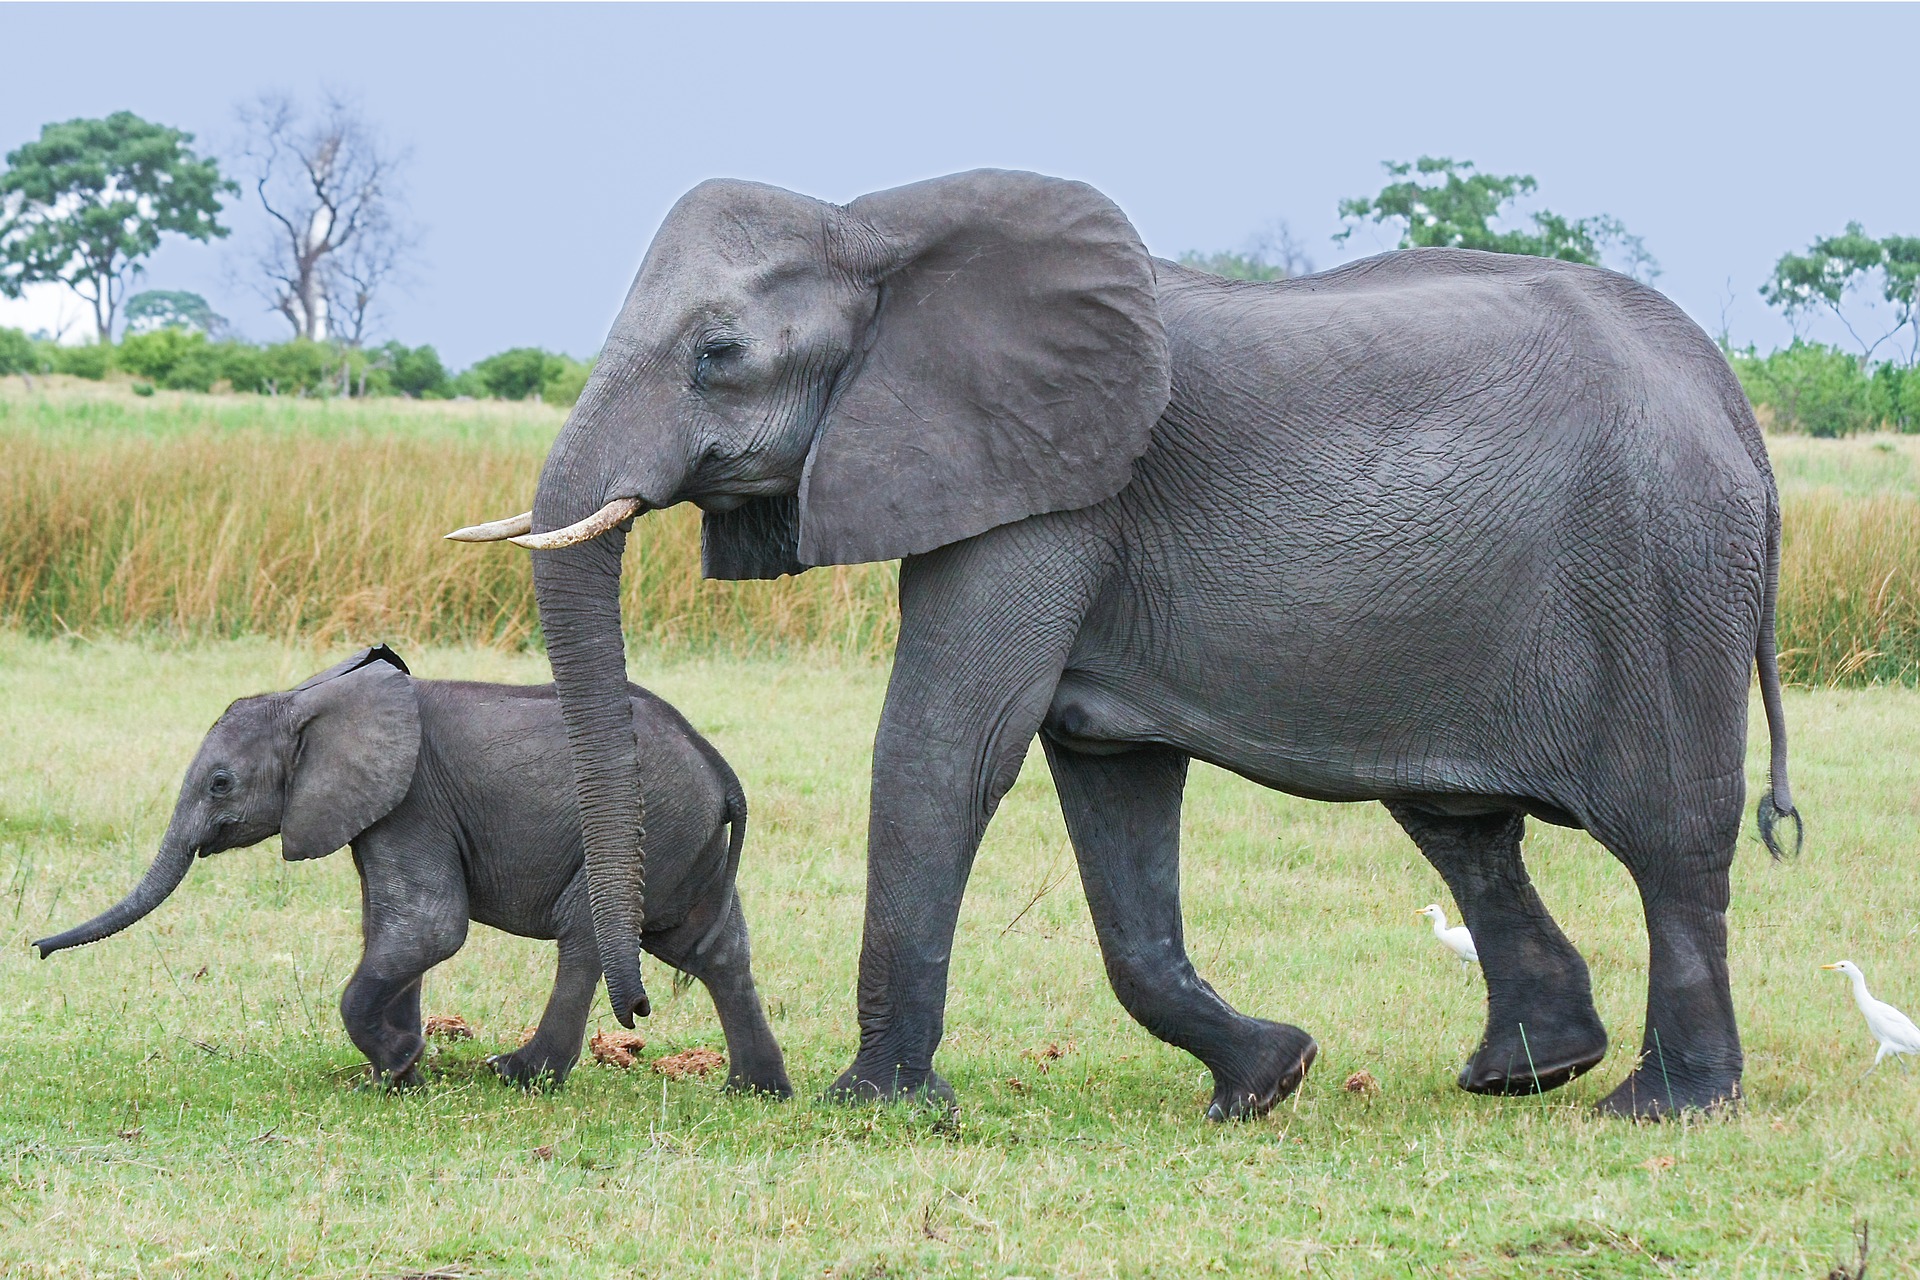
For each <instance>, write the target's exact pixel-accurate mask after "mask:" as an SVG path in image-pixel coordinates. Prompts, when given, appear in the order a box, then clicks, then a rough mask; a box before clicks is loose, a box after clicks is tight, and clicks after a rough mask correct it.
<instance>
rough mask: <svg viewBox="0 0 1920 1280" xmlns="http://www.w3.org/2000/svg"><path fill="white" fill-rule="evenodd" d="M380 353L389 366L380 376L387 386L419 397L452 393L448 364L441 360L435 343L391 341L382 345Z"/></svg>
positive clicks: (415, 397) (433, 398)
mask: <svg viewBox="0 0 1920 1280" xmlns="http://www.w3.org/2000/svg"><path fill="white" fill-rule="evenodd" d="M379 354H380V355H381V356H382V357H384V360H385V364H386V366H387V367H386V368H385V369H384V370H382V371H381V373H380V378H379V381H380V382H381V384H383V386H384V387H385V388H386V389H388V390H390V391H392V392H394V393H397V394H399V395H404V396H412V397H413V398H414V399H416V400H440V399H445V398H446V397H447V396H448V395H449V394H451V392H450V391H449V388H448V379H447V368H446V366H445V365H443V364H441V363H440V353H439V352H438V351H435V350H434V349H433V348H432V347H430V346H423V347H412V348H409V347H407V346H406V345H405V344H403V343H399V342H389V343H388V344H387V345H386V346H384V347H382V348H380V352H379Z"/></svg>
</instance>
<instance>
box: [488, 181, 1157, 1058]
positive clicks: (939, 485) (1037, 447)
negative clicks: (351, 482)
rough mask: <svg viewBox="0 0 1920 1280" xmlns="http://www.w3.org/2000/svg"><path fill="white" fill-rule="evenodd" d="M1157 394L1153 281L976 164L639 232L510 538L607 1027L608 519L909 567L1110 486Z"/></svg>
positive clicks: (740, 200)
mask: <svg viewBox="0 0 1920 1280" xmlns="http://www.w3.org/2000/svg"><path fill="white" fill-rule="evenodd" d="M1168 396H1169V361H1168V354H1167V342H1166V336H1165V333H1164V331H1163V330H1162V327H1161V323H1160V313H1159V308H1158V303H1157V300H1156V295H1155V289H1154V273H1153V265H1152V261H1151V259H1150V258H1149V257H1148V256H1147V253H1146V250H1145V248H1144V247H1143V246H1142V245H1141V243H1140V238H1139V236H1138V235H1137V234H1136V233H1135V232H1134V229H1133V227H1132V226H1131V225H1130V224H1129V223H1128V221H1127V219H1126V217H1125V215H1124V214H1122V213H1121V212H1120V210H1119V209H1118V208H1116V207H1115V206H1114V205H1113V203H1112V202H1111V201H1109V200H1108V199H1107V198H1106V197H1104V196H1102V195H1101V194H1100V193H1099V192H1097V191H1095V190H1093V189H1092V188H1091V187H1087V186H1084V185H1082V184H1080V183H1076V182H1065V181H1061V180H1059V179H1054V178H1043V177H1040V176H1038V175H1035V174H1027V173H1008V172H1000V171H991V170H982V171H978V172H973V173H964V174H958V175H955V176H952V177H947V178H938V179H934V180H933V181H930V182H922V183H917V184H915V185H913V186H908V187H901V188H897V189H895V190H892V191H883V192H880V193H878V194H875V195H870V196H864V197H862V198H861V199H859V200H856V201H854V202H853V203H852V204H851V205H847V206H845V207H841V206H838V205H831V204H826V203H824V202H822V201H819V200H814V199H811V198H809V197H806V196H801V195H795V194H794V193H792V192H790V191H782V190H779V189H778V188H774V187H766V186H759V185H756V184H752V183H745V182H708V183H704V184H702V185H701V186H699V187H696V188H695V189H694V190H693V191H692V192H690V193H689V194H688V195H687V196H686V197H685V198H683V199H682V200H681V201H680V202H679V204H677V205H676V206H675V207H674V208H673V210H672V212H671V213H669V214H668V215H667V218H666V221H665V222H664V223H663V224H662V225H661V228H660V230H659V233H658V234H657V235H656V236H655V237H654V241H653V244H652V246H651V247H650V248H649V249H648V251H647V256H646V259H645V261H644V262H642V264H641V267H640V272H639V275H638V276H637V277H636V278H635V280H634V283H633V288H632V290H631V291H630V292H629V293H628V295H627V300H626V303H625V305H624V306H623V308H622V309H621V312H620V316H619V318H618V319H617V320H616V321H615V322H614V326H613V329H612V331H611V333H609V334H608V337H607V343H606V347H605V351H604V353H603V355H602V357H601V359H600V363H599V364H598V365H597V366H596V368H595V370H594V373H593V376H592V377H591V378H590V379H589V381H588V383H587V387H586V390H585V392H584V393H583V394H582V395H581V397H580V402H579V404H578V405H577V406H576V407H575V409H574V411H573V414H572V416H571V417H570V418H569V419H568V421H567V424H566V427H565V428H564V429H563V430H562V431H561V433H560V437H559V439H558V440H557V441H555V443H554V446H553V450H552V452H551V453H550V454H549V455H548V457H547V462H546V467H545V468H544V470H543V471H542V472H541V476H540V486H539V490H538V493H537V494H536V496H535V499H534V505H533V510H532V511H531V512H530V513H528V515H526V516H521V517H515V518H513V519H510V520H502V521H497V522H495V523H493V524H491V525H481V526H475V527H474V528H473V529H469V530H462V531H460V533H458V534H455V535H452V536H454V537H457V538H462V539H464V540H469V541H480V540H491V539H497V538H502V537H510V536H513V535H515V534H519V535H522V536H519V537H515V538H514V540H515V541H516V542H519V543H520V544H521V545H523V546H527V547H529V548H532V549H534V550H535V551H536V555H535V559H534V586H535V590H536V593H537V595H538V598H539V605H540V621H541V625H542V628H543V630H544V631H545V633H546V641H547V649H548V654H549V656H550V658H551V659H552V662H553V673H554V680H555V683H556V684H557V685H558V688H559V693H560V700H561V705H562V708H563V710H564V712H565V718H566V724H567V736H568V743H569V747H570V750H571V752H572V757H573V762H574V770H575V779H576V784H577V786H578V790H579V799H580V813H581V819H582V822H583V824H584V826H585V832H586V849H587V868H588V883H589V888H590V890H591V897H592V903H593V914H594V927H595V938H596V941H597V942H598V944H599V948H600V958H601V962H602V965H603V967H604V969H605V971H606V974H607V986H608V994H609V996H610V998H611V999H612V1001H613V1006H614V1013H615V1014H616V1016H618V1017H619V1018H620V1020H621V1021H622V1022H624V1023H628V1024H629V1025H630V1024H631V1016H632V1014H633V1013H634V1012H636V1011H637V1012H640V1013H641V1014H643V1015H644V1014H645V1012H646V993H645V991H644V989H643V988H642V987H641V985H640V970H639V964H638V942H639V926H640V923H641V919H642V914H643V912H642V899H641V877H642V875H643V872H644V865H643V860H642V858H641V855H640V852H639V840H640V826H641V817H642V808H641V797H640V796H639V793H638V788H637V786H636V785H635V779H634V774H633V760H634V750H633V741H632V732H633V730H632V724H631V716H630V713H629V711H628V707H627V694H626V687H625V665H624V658H623V648H622V642H621V633H620V610H619V574H620V556H621V552H622V550H623V549H624V546H625V532H624V530H625V528H626V522H627V521H629V520H630V519H631V518H632V517H633V516H635V515H636V514H639V513H641V512H644V511H647V510H649V509H653V508H658V507H666V506H671V505H673V504H675V503H679V502H689V501H690V502H694V503H697V504H699V506H700V507H701V509H702V510H703V511H704V512H705V513H706V516H705V521H704V526H703V533H702V546H703V560H704V568H705V572H706V574H707V575H708V576H709V577H716V578H767V577H775V576H778V575H780V574H785V573H798V572H800V571H802V570H803V569H805V568H807V567H809V566H812V565H821V564H851V563H856V562H860V561H869V560H887V559H893V558H895V557H899V556H906V555H912V554H915V553H918V552H923V551H930V550H932V549H933V548H935V547H940V546H944V545H946V544H948V543H951V542H956V541H959V540H960V539H963V538H968V537H972V536H974V535H975V534H979V533H982V532H984V531H986V530H988V529H991V528H993V527H995V526H997V525H1001V524H1006V523H1009V522H1011V521H1015V520H1020V519H1024V518H1025V517H1028V516H1032V515H1036V514H1039V513H1042V512H1047V511H1059V510H1067V509H1070V508H1074V507H1081V506H1087V505H1091V504H1093V503H1096V502H1100V501H1102V500H1104V499H1106V498H1109V497H1111V496H1113V495H1114V494H1115V493H1117V492H1119V491H1120V490H1121V489H1122V488H1124V487H1125V485H1126V484H1127V481H1128V479H1129V478H1130V476H1131V472H1132V464H1133V461H1134V459H1135V458H1137V457H1139V456H1140V454H1141V453H1143V452H1145V450H1146V447H1147V444H1148V440H1149V437H1150V434H1151V432H1152V429H1153V424H1154V421H1155V420H1156V419H1157V418H1158V417H1159V416H1160V413H1161V411H1162V410H1163V409H1164V408H1165V407H1166V403H1167V400H1168Z"/></svg>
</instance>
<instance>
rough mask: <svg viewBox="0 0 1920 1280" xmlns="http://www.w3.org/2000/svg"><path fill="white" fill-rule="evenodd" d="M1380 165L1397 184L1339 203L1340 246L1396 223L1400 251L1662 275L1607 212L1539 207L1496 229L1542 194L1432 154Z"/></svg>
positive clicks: (1509, 177)
mask: <svg viewBox="0 0 1920 1280" xmlns="http://www.w3.org/2000/svg"><path fill="white" fill-rule="evenodd" d="M1384 165H1385V168H1386V170H1387V173H1388V175H1389V176H1391V177H1394V178H1398V179H1400V181H1398V182H1390V183H1388V184H1387V185H1386V186H1385V187H1383V188H1382V189H1381V190H1380V193H1379V194H1378V195H1374V196H1359V197H1355V198H1354V199H1351V200H1342V201H1341V202H1340V216H1341V218H1343V219H1345V220H1346V222H1347V223H1348V224H1349V225H1348V226H1347V228H1346V229H1345V230H1343V231H1341V232H1340V233H1338V234H1337V235H1335V236H1334V240H1336V241H1338V242H1340V243H1342V244H1344V243H1345V242H1346V241H1347V240H1348V238H1349V237H1351V236H1352V235H1353V233H1354V232H1355V231H1357V230H1359V228H1360V227H1361V226H1362V225H1363V224H1365V223H1367V222H1372V223H1374V224H1376V225H1378V224H1385V223H1398V224H1400V228H1401V234H1400V245H1399V247H1400V248H1402V249H1417V248H1453V249H1484V250H1486V251H1488V252H1490V253H1525V254H1532V255H1534V256H1535V257H1540V258H1558V259H1560V260H1562V261H1564V262H1584V263H1589V264H1591V265H1595V266H1598V265H1601V263H1602V259H1603V258H1604V257H1605V256H1606V255H1607V254H1608V253H1609V252H1613V253H1615V254H1616V255H1617V257H1618V258H1619V259H1620V260H1621V266H1622V269H1623V270H1624V271H1625V272H1626V273H1627V274H1628V275H1630V276H1632V277H1633V278H1634V279H1636V280H1651V279H1652V278H1653V277H1655V276H1657V275H1659V274H1660V264H1659V263H1658V262H1656V261H1655V260H1654V257H1653V255H1652V254H1650V253H1648V252H1647V247H1646V245H1645V243H1643V242H1642V241H1641V239H1640V237H1639V236H1636V235H1631V234H1629V233H1628V231H1627V229H1626V227H1625V226H1624V225H1623V224H1622V223H1621V222H1620V220H1619V219H1618V218H1613V217H1609V216H1608V215H1606V214H1596V215H1595V216H1593V217H1591V218H1566V217H1562V216H1561V215H1560V214H1557V213H1551V212H1548V211H1546V210H1544V209H1543V210H1541V211H1540V212H1538V213H1534V214H1531V215H1529V217H1528V225H1527V226H1524V227H1521V228H1518V229H1515V230H1508V231H1500V230H1496V229H1495V228H1494V226H1493V223H1494V222H1495V221H1496V220H1498V219H1503V218H1506V219H1510V218H1512V217H1513V216H1515V215H1514V213H1513V211H1512V210H1511V209H1510V208H1509V206H1510V205H1512V204H1513V203H1514V202H1515V201H1517V200H1519V199H1520V198H1521V197H1523V196H1531V195H1532V194H1533V193H1534V192H1535V191H1536V190H1537V189H1538V188H1539V185H1540V184H1539V183H1538V182H1536V181H1535V180H1534V179H1533V177H1532V176H1531V175H1528V174H1493V173H1479V172H1477V171H1475V169H1474V167H1473V162H1472V161H1470V160H1450V159H1446V158H1444V157H1439V158H1436V157H1434V156H1421V157H1420V158H1419V159H1418V160H1414V161H1411V162H1404V163H1395V162H1394V161H1391V160H1389V161H1385V162H1384Z"/></svg>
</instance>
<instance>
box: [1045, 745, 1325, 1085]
mask: <svg viewBox="0 0 1920 1280" xmlns="http://www.w3.org/2000/svg"><path fill="white" fill-rule="evenodd" d="M1046 748H1047V763H1048V764H1049V765H1051V766H1052V769H1053V779H1054V784H1055V786H1056V787H1057V789H1058V790H1059V793H1060V807H1061V810H1062V811H1063V812H1064V813H1065V815H1066V819H1067V831H1068V833H1069V834H1070V835H1071V836H1072V837H1073V848H1074V853H1075V856H1076V857H1078V859H1079V862H1080V879H1081V882H1082V883H1083V884H1084V885H1085V886H1086V891H1087V905H1088V907H1089V908H1090V910H1091V911H1092V913H1093V926H1094V930H1095V931H1096V932H1097V933H1098V934H1099V936H1100V953H1101V956H1102V957H1103V958H1104V959H1105V961H1106V965H1107V978H1108V980H1109V981H1111V982H1112V983H1113V991H1114V994H1115V995H1117V996H1119V997H1120V1003H1121V1004H1122V1005H1124V1006H1125V1007H1126V1010H1127V1012H1128V1013H1130V1014H1132V1015H1133V1017H1134V1019H1135V1020H1136V1021H1138V1022H1139V1023H1140V1025H1141V1026H1143V1027H1145V1028H1146V1029H1147V1030H1148V1031H1151V1032H1152V1033H1153V1034H1154V1035H1156V1036H1158V1037H1159V1038H1160V1039H1162V1040H1164V1041H1166V1042H1167V1043H1168V1044H1172V1045H1177V1046H1179V1047H1180V1048H1182V1049H1185V1050H1186V1051H1187V1052H1188V1053H1191V1054H1192V1055H1193V1056H1194V1057H1196V1058H1198V1059H1200V1061H1201V1062H1203V1063H1205V1064H1206V1065H1207V1069H1208V1070H1210V1071H1212V1072H1213V1082H1214V1088H1213V1100H1212V1102H1211V1103H1210V1104H1209V1105H1208V1107H1207V1118H1208V1119H1210V1120H1238V1119H1243V1118H1246V1117H1250V1116H1257V1115H1260V1114H1262V1113H1263V1112H1265V1111H1267V1110H1268V1109H1269V1108H1270V1107H1272V1106H1273V1104H1274V1103H1276V1102H1278V1101H1280V1100H1281V1099H1282V1098H1284V1097H1286V1096H1287V1095H1288V1094H1290V1093H1292V1092H1293V1091H1294V1090H1295V1089H1296V1088H1298V1087H1299V1085H1300V1082H1301V1081H1302V1080H1304V1079H1305V1078H1306V1074H1307V1068H1308V1067H1310V1066H1312V1065H1313V1059H1314V1056H1315V1055H1316V1054H1317V1053H1318V1052H1319V1047H1318V1046H1317V1045H1315V1044H1314V1042H1313V1037H1311V1036H1309V1035H1308V1034H1307V1033H1306V1032H1304V1031H1302V1030H1301V1029H1300V1028H1298V1027H1293V1026H1288V1025H1287V1024H1286V1023H1283V1022H1267V1021H1264V1020H1262V1019H1259V1018H1249V1017H1247V1016H1246V1015H1244V1014H1241V1013H1239V1012H1237V1011H1235V1010H1234V1008H1233V1007H1232V1006H1231V1005H1229V1004H1228V1003H1227V1002H1226V1001H1225V1000H1222V999H1221V998H1220V996H1219V994H1218V993H1217V992H1216V991H1214V989H1213V988H1212V987H1211V986H1209V985H1208V984H1207V982H1206V980H1205V979H1203V978H1202V977H1200V975H1199V974H1197V973H1195V972H1194V969H1193V962H1192V961H1191V960H1189V959H1188V958H1187V947H1186V939H1185V936H1184V929H1183V927H1182V922H1181V915H1180V800H1181V794H1182V792H1183V791H1184V790H1185V787H1186V779H1187V757H1186V756H1184V755H1182V754H1180V753H1179V752H1175V751H1169V750H1166V749H1164V748H1158V747H1152V748H1142V749H1140V750H1136V751H1128V752H1124V753H1122V754H1119V755H1088V754H1082V753H1079V752H1075V751H1072V750H1069V749H1067V748H1065V747H1062V746H1060V745H1058V744H1057V743H1055V742H1053V741H1052V740H1050V739H1048V740H1046Z"/></svg>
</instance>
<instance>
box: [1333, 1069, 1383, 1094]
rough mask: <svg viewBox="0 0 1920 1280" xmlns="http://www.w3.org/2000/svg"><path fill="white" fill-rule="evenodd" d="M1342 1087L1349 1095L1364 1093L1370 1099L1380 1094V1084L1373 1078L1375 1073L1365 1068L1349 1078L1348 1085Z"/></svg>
mask: <svg viewBox="0 0 1920 1280" xmlns="http://www.w3.org/2000/svg"><path fill="white" fill-rule="evenodd" d="M1340 1087H1341V1088H1342V1089H1345V1090H1346V1091H1347V1092H1348V1093H1364V1094H1366V1095H1367V1096H1368V1097H1372V1096H1373V1095H1374V1094H1376V1093H1378V1092H1380V1082H1379V1081H1378V1080H1375V1079H1374V1078H1373V1072H1371V1071H1368V1070H1367V1069H1366V1068H1365V1067H1362V1068H1361V1069H1360V1070H1358V1071H1356V1072H1354V1073H1353V1074H1352V1075H1350V1076H1348V1077H1347V1080H1346V1083H1345V1084H1343V1085H1341V1086H1340Z"/></svg>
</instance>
